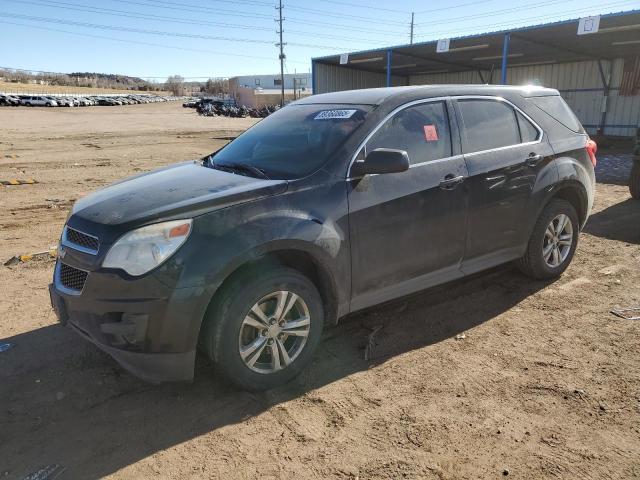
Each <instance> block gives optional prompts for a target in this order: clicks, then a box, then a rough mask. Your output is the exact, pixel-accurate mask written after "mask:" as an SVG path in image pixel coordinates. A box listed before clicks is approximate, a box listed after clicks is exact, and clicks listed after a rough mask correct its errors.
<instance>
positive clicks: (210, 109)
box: [182, 98, 280, 118]
mask: <svg viewBox="0 0 640 480" xmlns="http://www.w3.org/2000/svg"><path fill="white" fill-rule="evenodd" d="M182 106H183V107H185V108H195V109H196V111H197V112H198V113H199V114H200V115H203V116H205V117H234V118H245V117H252V118H266V117H268V116H269V115H271V114H272V113H273V112H275V111H276V110H278V109H279V108H280V107H279V106H278V105H264V106H262V107H260V108H250V107H246V106H244V105H240V106H235V105H229V104H228V103H226V102H224V101H222V100H216V99H212V98H201V99H191V100H188V101H187V102H185V103H183V104H182Z"/></svg>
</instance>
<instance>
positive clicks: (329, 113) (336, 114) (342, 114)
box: [313, 110, 357, 120]
mask: <svg viewBox="0 0 640 480" xmlns="http://www.w3.org/2000/svg"><path fill="white" fill-rule="evenodd" d="M356 112H357V110H323V111H322V112H320V113H318V114H317V115H316V116H315V117H313V119H314V120H333V119H336V118H351V117H352V116H353V114H354V113H356Z"/></svg>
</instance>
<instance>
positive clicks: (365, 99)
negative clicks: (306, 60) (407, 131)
mask: <svg viewBox="0 0 640 480" xmlns="http://www.w3.org/2000/svg"><path fill="white" fill-rule="evenodd" d="M460 95H491V96H511V95H520V96H523V97H536V96H546V95H559V93H558V91H557V90H555V89H553V88H545V87H537V86H530V85H526V86H518V87H516V86H510V85H509V86H505V85H415V86H408V87H387V88H367V89H362V90H344V91H341V92H332V93H321V94H318V95H310V96H308V97H306V98H304V99H301V100H298V101H296V102H294V103H295V104H296V105H310V104H321V103H325V104H327V103H329V104H333V103H335V104H353V105H381V104H382V103H385V102H387V101H393V100H398V99H400V98H402V99H403V100H406V101H411V100H413V99H420V98H429V97H444V96H460Z"/></svg>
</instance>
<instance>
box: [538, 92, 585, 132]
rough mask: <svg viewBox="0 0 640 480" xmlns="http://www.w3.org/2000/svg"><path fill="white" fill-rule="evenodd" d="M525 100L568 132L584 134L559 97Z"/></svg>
mask: <svg viewBox="0 0 640 480" xmlns="http://www.w3.org/2000/svg"><path fill="white" fill-rule="evenodd" d="M527 100H528V101H529V102H531V103H533V104H534V105H535V106H536V107H538V108H539V109H540V110H542V111H543V112H544V113H546V114H547V115H549V116H550V117H552V118H553V119H554V120H556V121H557V122H559V123H561V124H562V125H564V126H565V127H567V128H568V129H569V130H571V131H573V132H576V133H584V129H583V128H582V125H581V124H580V121H579V120H578V118H577V117H576V115H575V113H573V111H572V110H571V108H570V107H569V105H567V103H566V102H565V101H564V99H563V98H562V97H561V96H560V95H553V96H548V97H531V98H528V99H527Z"/></svg>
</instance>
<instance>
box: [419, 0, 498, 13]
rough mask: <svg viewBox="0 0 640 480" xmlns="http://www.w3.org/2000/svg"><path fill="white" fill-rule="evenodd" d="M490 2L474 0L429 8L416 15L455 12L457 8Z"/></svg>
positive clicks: (487, 0) (488, 0)
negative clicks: (446, 11) (445, 11)
mask: <svg viewBox="0 0 640 480" xmlns="http://www.w3.org/2000/svg"><path fill="white" fill-rule="evenodd" d="M490 1H492V0H474V1H473V2H467V3H459V4H458V5H449V6H448V7H441V8H430V9H429V10H421V11H419V12H416V13H433V12H442V11H444V10H455V9H457V8H462V7H469V6H471V5H479V4H481V3H487V2H490Z"/></svg>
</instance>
